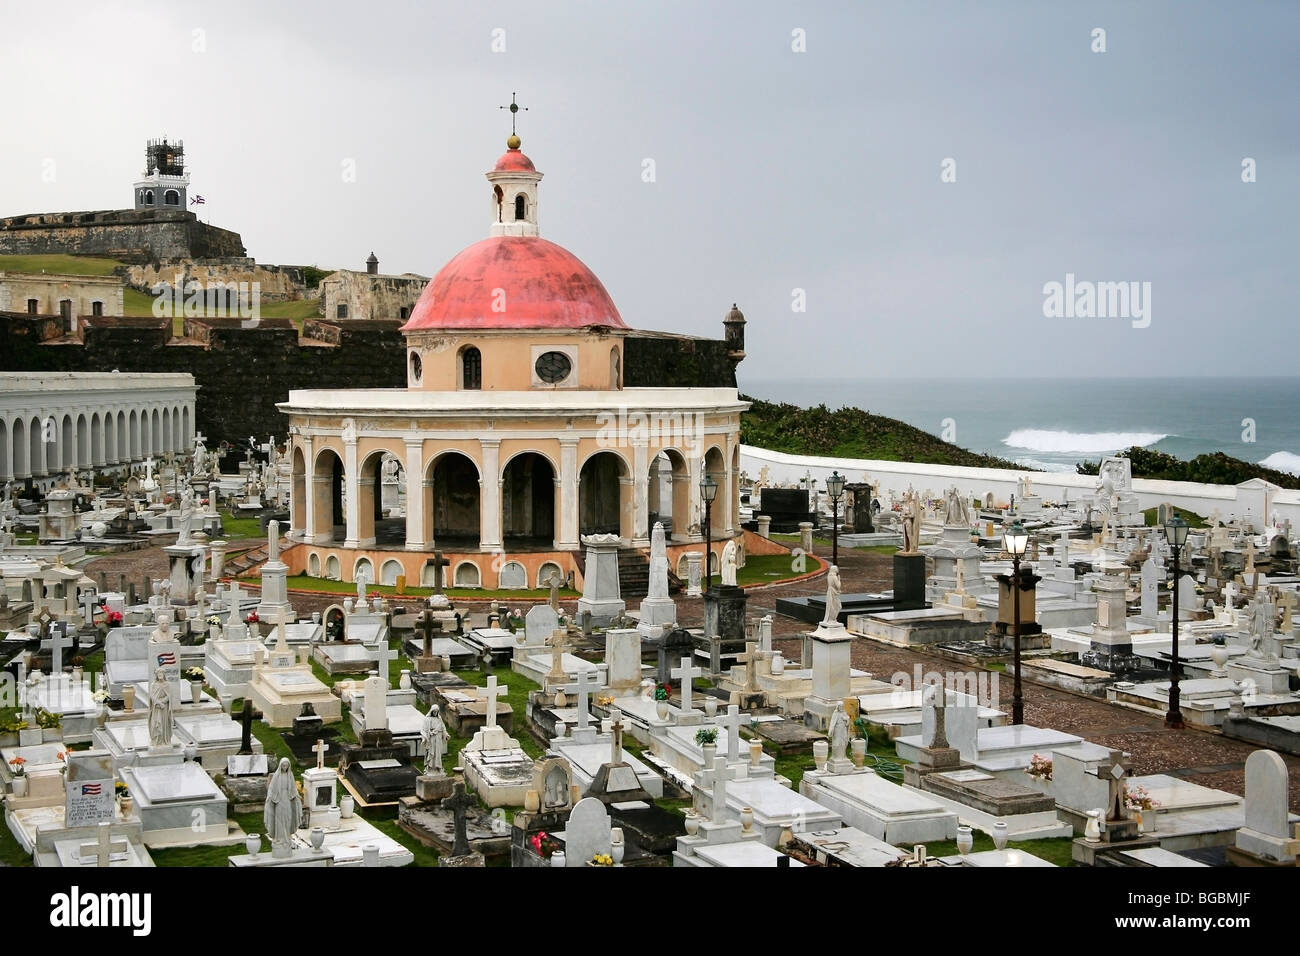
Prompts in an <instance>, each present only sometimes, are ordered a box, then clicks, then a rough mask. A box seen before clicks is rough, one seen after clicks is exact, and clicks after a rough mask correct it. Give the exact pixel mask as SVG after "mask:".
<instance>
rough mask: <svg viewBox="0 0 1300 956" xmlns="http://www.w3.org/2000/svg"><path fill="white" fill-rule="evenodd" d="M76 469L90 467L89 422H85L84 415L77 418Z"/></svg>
mask: <svg viewBox="0 0 1300 956" xmlns="http://www.w3.org/2000/svg"><path fill="white" fill-rule="evenodd" d="M76 427H77V467H78V468H86V467H88V466H89V465H90V422H89V421H87V420H86V415H85V413H84V412H83V413H81V414H80V415H78V416H77V426H76Z"/></svg>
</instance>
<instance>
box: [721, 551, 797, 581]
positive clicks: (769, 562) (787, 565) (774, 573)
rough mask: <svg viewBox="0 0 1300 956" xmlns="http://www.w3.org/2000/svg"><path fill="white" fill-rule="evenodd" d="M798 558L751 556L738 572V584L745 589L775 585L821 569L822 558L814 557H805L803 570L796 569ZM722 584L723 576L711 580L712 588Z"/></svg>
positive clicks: (767, 555) (775, 555)
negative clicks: (761, 585)
mask: <svg viewBox="0 0 1300 956" xmlns="http://www.w3.org/2000/svg"><path fill="white" fill-rule="evenodd" d="M796 560H797V559H796V558H794V557H792V556H790V555H788V554H751V555H748V556H747V557H746V558H745V566H744V567H743V568H738V569H737V570H736V584H737V585H738V586H740V587H744V586H745V585H747V584H775V583H776V582H778V581H783V580H785V579H787V578H794V577H798V576H799V575H801V574H811V573H812V572H813V571H816V570H817V569H818V568H820V567H821V565H822V561H821V559H820V558H815V557H813V556H812V555H806V556H804V560H803V564H804V568H803V570H798V569H796V567H795V562H796ZM721 583H722V576H721V575H719V574H715V575H713V577H712V578H711V579H710V584H709V586H710V587H713V586H715V585H718V584H721Z"/></svg>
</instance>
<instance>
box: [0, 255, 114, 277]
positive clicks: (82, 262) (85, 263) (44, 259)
mask: <svg viewBox="0 0 1300 956" xmlns="http://www.w3.org/2000/svg"><path fill="white" fill-rule="evenodd" d="M121 265H125V263H122V262H118V261H117V260H116V259H93V258H90V257H88V256H63V255H45V256H0V272H36V273H40V272H45V273H48V274H49V275H74V276H111V275H112V274H113V270H114V269H116V268H117V267H118V266H121Z"/></svg>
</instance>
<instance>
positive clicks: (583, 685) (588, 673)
mask: <svg viewBox="0 0 1300 956" xmlns="http://www.w3.org/2000/svg"><path fill="white" fill-rule="evenodd" d="M588 677H590V678H591V680H590V681H588V680H587V678H588ZM599 680H600V675H599V674H598V673H596V668H594V667H588V668H584V669H583V670H580V671H578V729H579V730H586V729H587V724H588V721H589V720H590V717H589V715H588V713H587V697H588V694H589V693H590V689H591V688H593V687H595V686H596V684H597V683H598V682H599Z"/></svg>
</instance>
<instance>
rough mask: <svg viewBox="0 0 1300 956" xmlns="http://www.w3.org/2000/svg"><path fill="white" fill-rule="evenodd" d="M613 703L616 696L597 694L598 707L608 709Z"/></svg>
mask: <svg viewBox="0 0 1300 956" xmlns="http://www.w3.org/2000/svg"><path fill="white" fill-rule="evenodd" d="M612 703H614V695H613V694H597V695H596V706H597V707H608V706H609V705H610V704H612Z"/></svg>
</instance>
